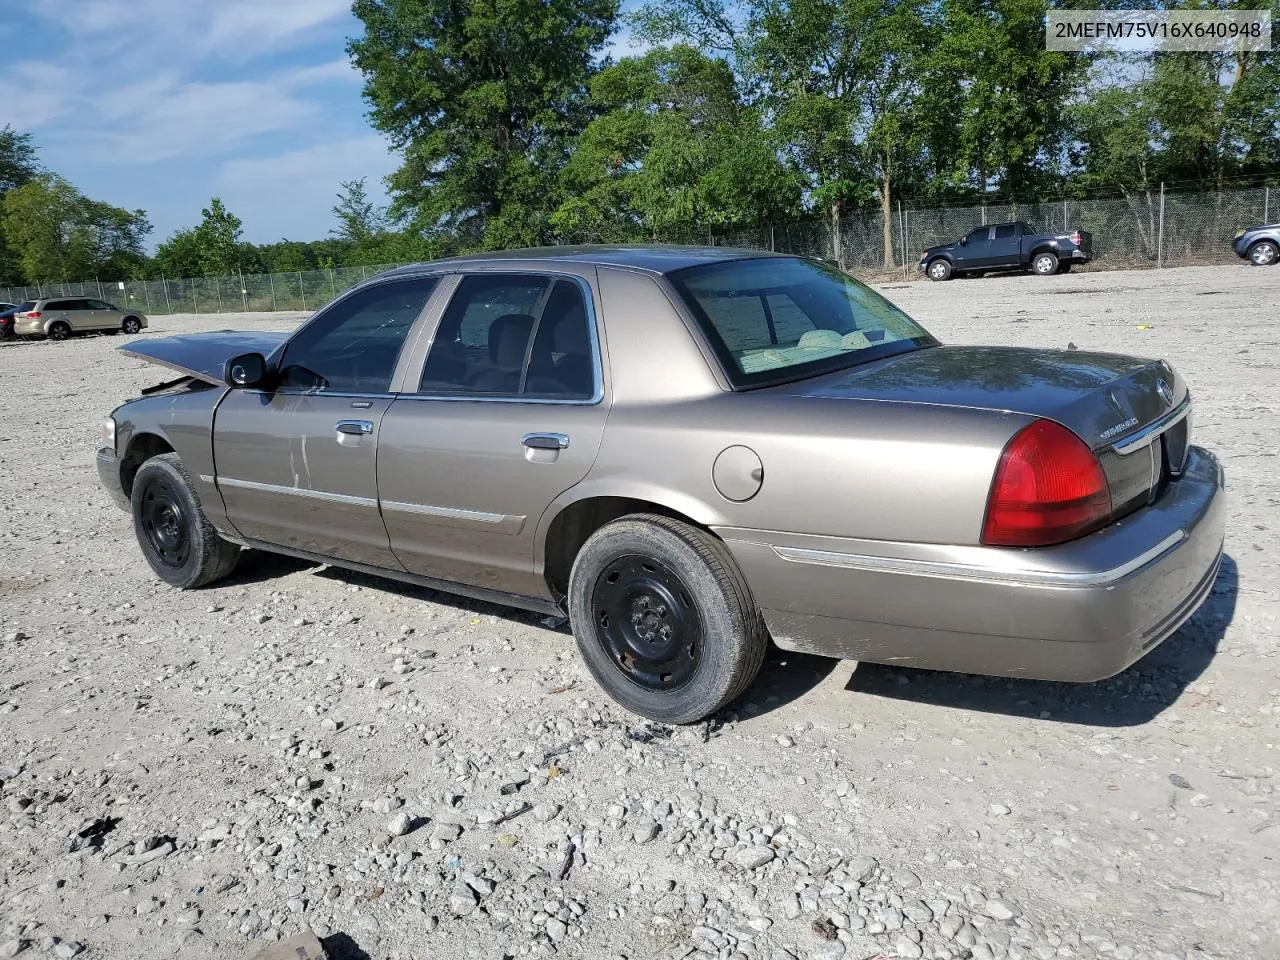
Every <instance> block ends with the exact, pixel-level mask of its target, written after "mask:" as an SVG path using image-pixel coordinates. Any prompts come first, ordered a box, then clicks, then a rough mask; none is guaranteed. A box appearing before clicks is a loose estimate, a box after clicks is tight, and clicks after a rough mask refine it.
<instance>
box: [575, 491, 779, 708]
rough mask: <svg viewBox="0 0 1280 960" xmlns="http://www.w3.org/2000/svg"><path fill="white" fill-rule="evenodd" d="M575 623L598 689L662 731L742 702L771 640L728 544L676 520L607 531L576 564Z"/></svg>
mask: <svg viewBox="0 0 1280 960" xmlns="http://www.w3.org/2000/svg"><path fill="white" fill-rule="evenodd" d="M568 601H569V603H568V606H569V621H570V623H571V625H572V626H573V634H574V637H575V639H576V640H577V642H578V651H579V653H580V654H581V655H582V659H583V662H584V663H585V664H586V665H587V669H589V670H590V671H591V675H592V676H593V677H595V679H596V682H597V683H599V684H600V686H601V687H603V688H604V690H605V692H606V693H608V694H609V695H610V696H611V697H612V698H613V699H614V700H616V701H617V702H618V703H620V704H621V705H622V706H623V707H625V708H627V709H628V710H630V711H632V712H633V713H638V714H639V715H641V716H643V717H647V718H649V719H650V720H656V721H658V722H660V723H693V722H695V721H698V720H701V719H703V718H705V717H707V716H709V715H710V714H713V713H715V712H716V711H717V710H719V709H720V708H721V707H723V706H724V705H725V704H727V703H729V702H730V701H731V700H733V699H734V698H735V697H737V696H739V695H740V694H741V693H742V692H743V691H744V690H746V688H747V687H748V686H749V685H750V683H751V681H752V680H753V679H755V676H756V674H757V673H759V671H760V665H761V663H763V661H764V655H765V651H766V650H767V648H768V644H769V637H768V632H767V631H766V629H765V626H764V620H763V619H762V618H761V616H760V613H759V611H758V610H757V609H756V606H755V601H754V600H753V599H752V597H751V590H750V588H749V587H748V586H747V582H746V580H745V579H744V577H743V576H742V572H741V571H740V570H739V569H738V567H737V564H735V563H734V561H733V557H732V556H731V555H730V554H729V552H728V550H727V549H725V546H724V544H723V543H721V542H720V541H719V540H717V539H716V538H715V537H713V536H712V535H711V534H710V533H708V532H707V531H705V530H703V529H700V528H698V527H695V526H692V525H690V524H687V523H682V522H680V521H679V520H674V519H672V518H670V517H662V516H654V515H650V514H634V515H631V516H627V517H623V518H621V519H619V520H615V521H613V522H612V523H608V524H605V525H604V526H603V527H601V528H600V529H599V530H597V531H596V532H595V533H593V534H592V535H591V536H590V537H589V538H588V539H587V542H586V543H585V544H583V546H582V549H581V550H579V551H578V555H577V557H575V558H574V563H573V570H572V572H571V573H570V576H569V597H568Z"/></svg>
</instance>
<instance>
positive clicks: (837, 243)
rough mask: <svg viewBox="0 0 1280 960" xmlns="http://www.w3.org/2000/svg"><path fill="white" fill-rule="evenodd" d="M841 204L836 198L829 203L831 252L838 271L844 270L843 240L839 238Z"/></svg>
mask: <svg viewBox="0 0 1280 960" xmlns="http://www.w3.org/2000/svg"><path fill="white" fill-rule="evenodd" d="M843 212H844V211H843V209H842V204H841V202H840V199H839V198H838V197H837V198H836V199H835V200H832V201H831V251H832V256H833V257H834V259H835V261H836V263H838V264H839V265H840V269H841V270H843V269H844V240H843V238H842V237H841V236H840V215H841V214H842V213H843Z"/></svg>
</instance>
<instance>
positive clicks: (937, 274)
mask: <svg viewBox="0 0 1280 960" xmlns="http://www.w3.org/2000/svg"><path fill="white" fill-rule="evenodd" d="M926 272H927V273H928V274H929V279H930V280H950V279H951V264H949V263H948V262H947V261H946V260H943V259H941V258H939V259H937V260H935V261H933V263H931V264H929V269H928V270H927V271H926Z"/></svg>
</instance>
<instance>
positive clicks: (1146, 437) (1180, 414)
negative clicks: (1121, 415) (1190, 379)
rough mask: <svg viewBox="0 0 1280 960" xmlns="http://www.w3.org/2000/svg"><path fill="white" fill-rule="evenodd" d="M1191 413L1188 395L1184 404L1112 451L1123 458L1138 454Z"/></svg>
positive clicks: (1118, 443)
mask: <svg viewBox="0 0 1280 960" xmlns="http://www.w3.org/2000/svg"><path fill="white" fill-rule="evenodd" d="M1189 413H1191V395H1190V394H1187V396H1185V397H1183V398H1182V402H1181V403H1180V404H1178V405H1177V406H1176V407H1174V408H1173V409H1172V410H1170V411H1169V412H1168V413H1166V414H1165V415H1164V416H1163V417H1161V418H1160V419H1158V420H1153V421H1152V422H1151V423H1148V424H1147V425H1146V426H1145V427H1143V428H1142V429H1141V430H1139V431H1138V432H1137V433H1134V434H1130V435H1129V436H1127V437H1125V438H1124V439H1123V440H1121V441H1119V442H1117V443H1115V444H1113V445H1112V447H1111V449H1112V450H1114V451H1115V452H1116V453H1118V454H1120V456H1122V457H1124V456H1128V455H1129V454H1131V453H1136V452H1137V451H1138V450H1142V449H1144V448H1145V447H1148V446H1150V445H1151V444H1152V443H1154V442H1155V439H1156V437H1158V436H1160V434H1162V433H1164V432H1165V431H1166V430H1168V429H1169V428H1170V427H1172V426H1173V425H1174V424H1175V423H1178V422H1179V421H1181V420H1184V419H1186V417H1187V415H1188V414H1189Z"/></svg>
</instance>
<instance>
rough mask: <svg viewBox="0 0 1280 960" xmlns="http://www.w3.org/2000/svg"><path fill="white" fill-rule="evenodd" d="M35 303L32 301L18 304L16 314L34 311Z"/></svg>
mask: <svg viewBox="0 0 1280 960" xmlns="http://www.w3.org/2000/svg"><path fill="white" fill-rule="evenodd" d="M35 308H36V302H35V301H34V300H24V301H22V303H20V304H18V313H26V312H27V311H28V310H34V309H35Z"/></svg>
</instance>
